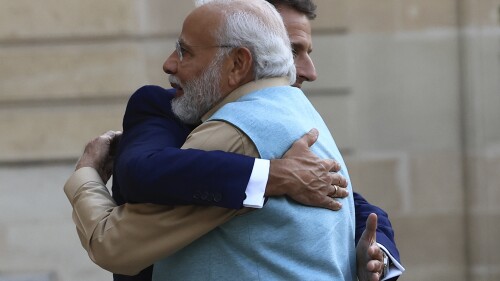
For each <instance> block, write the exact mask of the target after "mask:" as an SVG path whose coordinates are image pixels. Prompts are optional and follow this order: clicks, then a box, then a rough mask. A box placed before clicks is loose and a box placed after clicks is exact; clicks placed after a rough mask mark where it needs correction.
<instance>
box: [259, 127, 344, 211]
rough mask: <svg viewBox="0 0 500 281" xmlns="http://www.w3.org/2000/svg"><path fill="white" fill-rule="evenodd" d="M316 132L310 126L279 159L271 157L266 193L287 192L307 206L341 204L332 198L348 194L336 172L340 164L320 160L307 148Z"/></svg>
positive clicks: (274, 194)
mask: <svg viewBox="0 0 500 281" xmlns="http://www.w3.org/2000/svg"><path fill="white" fill-rule="evenodd" d="M318 135H319V132H318V130H316V129H312V130H311V131H309V132H308V133H307V134H305V135H304V136H303V137H302V138H300V139H298V140H297V141H295V142H294V143H293V145H292V147H291V148H290V149H289V150H288V151H287V152H286V153H285V155H284V156H283V158H282V159H275V160H271V168H270V172H269V181H268V185H267V187H266V193H265V195H266V196H282V195H287V196H289V197H290V198H292V199H294V200H295V201H297V202H299V203H301V204H304V205H309V206H316V207H322V208H326V209H330V210H339V209H340V208H342V204H341V203H340V202H338V201H337V200H335V199H334V198H344V197H346V196H348V195H349V192H348V191H347V189H346V187H347V180H346V179H345V178H344V177H343V176H342V175H340V174H338V173H336V172H338V171H339V170H340V164H339V163H337V162H335V161H334V160H332V159H320V158H319V157H318V156H316V155H315V154H314V153H312V152H311V150H310V149H309V148H310V147H311V146H312V145H313V144H314V143H315V142H316V141H317V140H318Z"/></svg>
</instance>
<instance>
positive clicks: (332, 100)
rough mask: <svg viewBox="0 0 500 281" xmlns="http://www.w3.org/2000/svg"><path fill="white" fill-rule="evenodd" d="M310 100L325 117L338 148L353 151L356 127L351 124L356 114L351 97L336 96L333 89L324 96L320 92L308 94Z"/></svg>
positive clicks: (326, 91)
mask: <svg viewBox="0 0 500 281" xmlns="http://www.w3.org/2000/svg"><path fill="white" fill-rule="evenodd" d="M313 92H314V91H313ZM308 98H309V100H310V101H311V103H312V104H313V105H314V107H315V108H316V110H317V111H318V112H319V113H320V114H321V117H323V120H324V121H325V123H326V125H327V126H328V129H329V130H330V133H331V134H332V136H333V138H334V139H335V142H336V144H337V146H338V147H339V148H340V149H341V150H344V151H345V150H349V149H351V148H352V146H353V144H354V141H355V135H354V134H355V131H354V128H355V127H353V126H352V122H351V121H352V120H353V119H354V118H351V117H352V116H353V114H354V112H353V110H352V106H351V99H350V97H349V96H348V95H335V92H334V91H333V89H332V90H331V93H329V92H328V90H325V92H324V93H323V94H321V93H318V92H314V94H308ZM319 133H320V134H322V133H323V132H319ZM324 133H326V132H324Z"/></svg>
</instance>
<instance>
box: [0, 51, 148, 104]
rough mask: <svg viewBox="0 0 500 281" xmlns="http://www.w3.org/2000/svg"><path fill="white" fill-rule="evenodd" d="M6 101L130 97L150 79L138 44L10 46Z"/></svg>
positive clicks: (0, 89) (3, 71) (3, 72)
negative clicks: (146, 74)
mask: <svg viewBox="0 0 500 281" xmlns="http://www.w3.org/2000/svg"><path fill="white" fill-rule="evenodd" d="M0 61H2V64H0V77H1V78H0V79H1V83H0V93H1V95H0V102H5V101H22V100H43V99H53V98H58V99H66V98H75V97H78V98H82V97H83V98H89V97H92V98H103V97H116V96H129V95H130V94H131V92H132V91H134V90H135V89H137V88H138V87H139V86H141V85H143V84H145V82H146V77H145V70H144V57H143V53H142V48H141V46H140V45H139V44H137V43H125V44H124V43H121V42H117V43H109V44H107V43H102V44H101V43H95V44H93V43H89V44H81V45H63V46H25V47H5V48H3V49H2V52H1V53H0Z"/></svg>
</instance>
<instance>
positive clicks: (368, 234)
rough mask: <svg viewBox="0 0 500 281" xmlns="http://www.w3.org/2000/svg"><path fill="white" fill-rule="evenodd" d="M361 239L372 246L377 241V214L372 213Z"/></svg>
mask: <svg viewBox="0 0 500 281" xmlns="http://www.w3.org/2000/svg"><path fill="white" fill-rule="evenodd" d="M361 239H364V240H365V241H368V242H369V243H370V244H371V243H374V242H375V241H376V240H377V214H375V213H371V214H370V215H369V216H368V218H367V219H366V229H365V231H363V234H362V235H361Z"/></svg>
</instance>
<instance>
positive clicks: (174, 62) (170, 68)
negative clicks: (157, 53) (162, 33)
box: [163, 51, 179, 74]
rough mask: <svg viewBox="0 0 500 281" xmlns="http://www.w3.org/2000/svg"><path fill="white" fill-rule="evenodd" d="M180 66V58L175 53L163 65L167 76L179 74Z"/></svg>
mask: <svg viewBox="0 0 500 281" xmlns="http://www.w3.org/2000/svg"><path fill="white" fill-rule="evenodd" d="M178 64H179V58H178V57H177V53H176V52H175V51H174V52H172V54H170V56H169V57H168V58H167V60H166V61H165V62H164V63H163V71H164V72H165V73H167V74H175V73H177V66H178Z"/></svg>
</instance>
